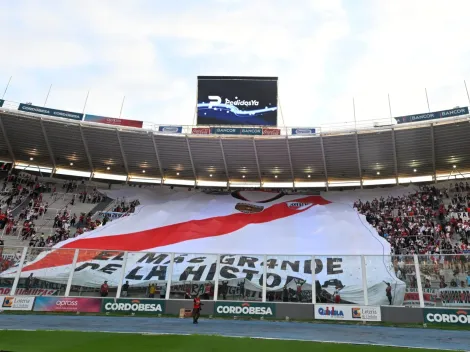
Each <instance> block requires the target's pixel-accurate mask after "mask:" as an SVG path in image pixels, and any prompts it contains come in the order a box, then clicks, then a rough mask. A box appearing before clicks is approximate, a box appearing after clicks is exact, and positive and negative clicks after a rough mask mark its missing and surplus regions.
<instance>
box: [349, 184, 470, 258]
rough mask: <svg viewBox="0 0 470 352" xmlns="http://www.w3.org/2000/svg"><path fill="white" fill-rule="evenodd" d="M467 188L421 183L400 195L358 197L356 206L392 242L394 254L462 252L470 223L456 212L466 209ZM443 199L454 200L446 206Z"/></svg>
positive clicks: (465, 244) (469, 232)
mask: <svg viewBox="0 0 470 352" xmlns="http://www.w3.org/2000/svg"><path fill="white" fill-rule="evenodd" d="M467 190H470V188H469V185H468V183H465V184H464V183H463V182H461V183H460V184H456V185H455V186H453V185H452V184H450V187H449V189H438V188H436V187H434V186H422V187H420V188H419V190H418V191H416V192H414V193H411V194H408V195H403V196H399V197H392V196H389V197H387V198H383V197H381V198H380V199H374V200H372V201H371V202H369V201H366V202H362V201H361V200H358V201H357V202H355V204H354V207H355V208H356V209H357V210H358V211H359V212H360V213H361V214H363V215H365V217H366V219H367V221H368V222H369V223H370V224H371V225H372V226H373V227H375V229H376V230H377V232H378V233H379V235H380V236H382V237H384V238H385V239H386V240H387V241H388V242H389V243H390V245H391V247H392V254H396V255H407V254H410V255H411V254H460V253H463V252H464V251H466V250H467V249H468V239H469V236H470V223H469V221H468V218H462V217H455V216H453V214H454V212H457V211H465V212H466V211H467V208H468V203H467V197H468V196H467V195H464V192H467ZM450 192H453V194H454V195H453V196H452V198H451V197H450V195H449V193H450ZM444 199H448V200H451V202H452V204H450V205H449V206H448V207H447V208H446V206H445V204H444Z"/></svg>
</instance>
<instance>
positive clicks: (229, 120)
mask: <svg viewBox="0 0 470 352" xmlns="http://www.w3.org/2000/svg"><path fill="white" fill-rule="evenodd" d="M197 94H198V96H197V124H198V125H232V126H234V125H235V126H237V125H238V126H242V125H243V126H276V125H277V77H229V76H219V77H217V76H199V77H198V93H197Z"/></svg>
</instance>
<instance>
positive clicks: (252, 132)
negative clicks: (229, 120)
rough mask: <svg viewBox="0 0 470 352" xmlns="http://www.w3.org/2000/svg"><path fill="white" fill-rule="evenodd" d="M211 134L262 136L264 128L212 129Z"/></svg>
mask: <svg viewBox="0 0 470 352" xmlns="http://www.w3.org/2000/svg"><path fill="white" fill-rule="evenodd" d="M211 134H231V135H246V136H261V135H262V134H263V129H262V128H239V127H212V128H211Z"/></svg>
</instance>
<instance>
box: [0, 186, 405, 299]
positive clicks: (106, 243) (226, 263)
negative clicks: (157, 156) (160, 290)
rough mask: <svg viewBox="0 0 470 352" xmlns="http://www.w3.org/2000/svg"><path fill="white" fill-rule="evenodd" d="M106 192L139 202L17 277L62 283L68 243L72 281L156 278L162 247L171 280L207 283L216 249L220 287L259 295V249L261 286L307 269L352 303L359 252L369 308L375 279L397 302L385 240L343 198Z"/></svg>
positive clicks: (358, 281) (398, 284) (301, 276)
mask: <svg viewBox="0 0 470 352" xmlns="http://www.w3.org/2000/svg"><path fill="white" fill-rule="evenodd" d="M107 194H108V196H110V197H112V198H117V197H119V198H122V197H126V199H135V198H138V199H139V201H140V204H141V205H140V206H138V207H137V208H136V211H135V213H134V214H131V215H130V216H126V217H123V218H120V219H117V220H114V221H112V222H111V223H109V224H107V225H106V226H104V227H100V228H98V229H97V230H95V231H91V232H86V233H85V234H83V235H81V236H79V237H76V238H72V239H69V240H67V241H64V242H62V243H59V244H58V245H57V246H55V250H52V251H47V252H43V253H41V254H39V255H38V257H37V258H36V259H35V260H33V261H31V262H28V263H27V264H26V265H25V266H24V268H23V271H22V273H21V277H27V276H29V275H30V274H31V273H33V275H34V277H36V278H38V279H43V280H47V281H52V282H57V283H63V284H65V283H67V280H68V278H69V273H70V270H71V268H72V265H71V264H72V260H73V257H74V253H75V248H81V249H83V250H80V252H79V255H78V261H77V264H76V267H75V272H74V276H73V283H72V284H73V285H80V286H87V287H99V286H100V285H101V284H102V283H103V282H104V281H105V280H106V281H108V284H109V285H110V286H117V285H118V284H119V280H120V279H121V277H122V270H123V268H125V273H124V281H129V284H130V285H131V286H144V287H145V286H148V284H149V282H155V281H157V282H158V281H160V282H162V281H166V280H168V277H169V264H170V258H171V257H170V254H169V253H172V252H173V253H181V254H175V258H174V263H175V264H174V266H173V272H172V276H171V280H172V283H174V284H178V283H184V282H193V283H198V282H207V281H213V280H214V277H215V272H216V267H217V263H216V261H217V260H216V258H217V254H219V255H220V265H219V280H221V281H227V282H228V283H229V286H237V284H239V283H240V282H241V281H243V282H244V287H245V289H247V290H251V291H259V290H261V288H262V284H263V272H264V268H263V267H264V262H265V257H264V255H266V263H267V278H266V280H267V288H268V291H280V290H282V289H283V287H284V285H285V284H287V285H288V287H289V288H290V287H291V286H293V287H295V285H296V283H297V282H303V284H302V289H303V290H311V283H312V269H314V270H315V275H316V280H319V281H320V283H321V284H322V286H323V289H324V290H326V291H327V292H330V291H331V292H330V293H332V292H333V291H334V290H335V286H338V285H339V286H341V287H342V288H341V298H342V299H343V300H345V301H349V302H354V303H356V304H359V305H360V304H363V300H364V299H363V297H364V295H363V284H362V271H361V257H360V255H361V254H365V255H371V257H368V258H367V259H366V260H367V268H368V269H367V286H368V289H369V295H368V298H369V304H371V305H380V304H388V299H387V297H386V295H385V289H386V283H385V282H387V283H391V285H392V290H393V291H392V293H393V297H394V298H393V303H394V304H397V305H400V304H402V302H403V298H404V293H405V284H404V283H403V282H402V281H400V280H398V279H397V278H396V276H395V273H394V271H393V265H392V263H391V259H390V256H389V254H390V245H389V244H388V243H387V242H386V241H385V240H384V239H383V238H382V237H380V236H378V235H377V233H376V232H375V230H373V228H372V227H371V226H370V225H369V224H368V223H367V221H366V220H365V218H363V216H362V215H358V214H357V212H356V211H355V210H354V209H353V208H352V207H351V206H350V205H349V204H344V203H343V202H341V203H335V202H332V201H329V200H327V199H325V198H323V197H321V196H317V195H298V194H297V195H284V194H283V193H275V192H261V191H239V192H232V193H230V192H217V193H204V192H196V191H195V192H187V191H186V190H185V191H182V190H176V189H174V190H169V189H166V188H162V189H160V188H159V189H157V190H154V189H152V190H148V189H135V188H132V189H123V190H116V191H107ZM125 251H127V252H128V253H127V263H126V264H125V265H123V259H124V256H125V254H124V252H125ZM149 252H150V253H149ZM191 253H210V254H191ZM335 253H337V254H335ZM312 255H315V262H314V263H312ZM384 255H385V256H384ZM16 270H17V268H16V267H14V268H10V269H8V270H7V271H5V272H4V273H2V274H0V277H14V275H15V273H16ZM299 280H300V281H299Z"/></svg>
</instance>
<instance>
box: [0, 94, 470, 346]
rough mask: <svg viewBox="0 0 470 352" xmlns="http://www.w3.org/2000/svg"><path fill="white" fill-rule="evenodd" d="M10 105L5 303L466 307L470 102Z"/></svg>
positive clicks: (72, 307)
mask: <svg viewBox="0 0 470 352" xmlns="http://www.w3.org/2000/svg"><path fill="white" fill-rule="evenodd" d="M2 105H3V107H2V108H1V112H0V128H1V132H2V137H3V138H2V142H1V144H0V158H1V160H3V171H4V172H3V174H4V175H5V180H4V183H3V188H2V215H3V216H2V226H1V229H2V237H1V238H2V244H3V247H1V248H2V272H1V274H0V281H1V285H0V287H1V290H2V291H1V293H2V294H3V295H5V297H3V298H2V300H3V303H2V307H3V309H4V310H26V311H27V310H32V311H37V312H47V311H51V312H62V313H67V312H68V313H70V312H75V313H92V312H95V313H103V312H104V313H106V314H109V313H120V314H131V315H135V314H137V315H140V314H144V315H145V314H160V315H162V314H165V315H181V316H182V317H184V316H185V314H186V315H188V314H189V315H190V312H191V310H190V309H191V307H192V303H193V302H192V298H193V297H195V296H198V295H200V296H201V297H202V298H203V302H204V304H205V309H204V310H205V311H207V312H206V313H205V315H206V316H207V315H209V316H210V317H211V318H212V317H214V318H217V317H241V318H243V317H245V318H247V317H249V318H252V319H254V318H264V319H278V320H285V319H286V317H289V318H288V319H294V320H295V319H320V320H321V319H325V320H340V321H341V320H344V321H348V320H349V321H362V322H381V321H385V322H390V323H421V324H423V323H426V322H428V323H445V322H448V323H451V324H464V325H466V324H468V322H467V320H466V319H467V316H466V313H465V312H466V310H465V309H466V307H468V306H469V305H470V301H469V299H470V298H469V297H470V291H469V289H468V288H467V287H468V286H467V285H468V284H467V280H468V277H467V275H468V254H467V253H468V249H467V245H468V235H469V234H470V230H469V225H468V222H467V221H468V212H467V211H468V209H467V208H468V205H467V192H468V191H469V185H468V183H467V182H466V179H465V178H466V176H467V172H468V170H469V163H470V159H469V157H468V153H467V152H466V150H467V149H468V145H467V144H468V139H466V138H465V136H466V135H467V134H468V133H469V132H470V124H469V122H470V117H469V115H468V110H466V111H465V110H464V112H465V114H464V115H460V116H455V117H450V118H441V119H437V120H426V121H423V122H417V123H416V122H415V123H410V124H407V123H405V124H399V125H396V124H395V125H391V126H382V127H374V126H372V127H369V128H361V129H355V130H336V131H325V132H321V131H318V132H317V131H313V130H311V129H310V130H309V129H303V130H307V131H308V132H309V133H308V134H300V133H299V134H295V133H294V132H293V131H294V130H296V129H294V128H293V129H286V128H284V129H281V128H276V127H275V126H274V127H272V126H270V127H269V128H264V127H262V128H258V127H255V128H253V127H249V126H248V127H246V129H247V130H250V131H251V130H253V129H260V130H261V131H264V130H268V131H269V132H268V133H266V134H265V133H263V132H261V133H260V135H256V136H251V135H248V136H244V135H225V134H214V132H215V131H214V127H211V126H205V125H204V126H201V125H198V126H151V127H150V128H143V127H141V128H139V127H128V126H124V125H123V123H122V122H120V121H119V120H118V119H113V120H104V119H102V120H101V121H104V122H87V121H86V118H84V120H76V119H74V118H70V117H68V116H72V117H73V116H74V115H75V114H76V113H73V112H64V111H62V112H61V114H62V115H63V116H65V117H56V116H58V114H57V113H56V111H57V110H54V109H40V108H37V107H35V106H32V105H25V104H18V103H14V102H10V101H4V102H3V101H2ZM28 110H29V111H28ZM31 111H35V112H31ZM203 111H206V109H204V110H203ZM454 111H455V110H454ZM37 112H39V113H37ZM54 115H56V116H54ZM114 120H117V122H119V124H117V123H116V121H114ZM142 126H143V124H142ZM205 130H207V131H208V132H209V133H208V134H201V133H202V131H205ZM220 130H223V129H222V128H219V130H217V132H220ZM225 130H229V131H236V133H238V130H240V128H238V127H228V128H225ZM298 130H302V129H300V128H299V129H298ZM249 133H251V132H249ZM449 136H453V137H454V138H449ZM346 238H347V240H346V241H345V239H346ZM439 247H440V248H439ZM103 283H106V294H103ZM313 283H315V284H313ZM388 287H390V289H388ZM103 296H106V297H107V298H102V297H103ZM306 306H309V307H311V308H309V309H305V307H306ZM400 307H402V308H400ZM404 307H407V308H404ZM410 307H413V308H410ZM397 309H398V310H400V309H401V310H403V309H406V310H412V311H413V314H401V313H400V314H396V313H395V312H396V310H397ZM442 309H444V310H442ZM188 310H189V311H188ZM433 310H434V311H433ZM452 310H453V311H454V312H453V313H452V314H450V313H451V311H452ZM180 311H181V312H180ZM440 311H442V312H445V313H448V314H449V315H448V317H447V318H446V317H445V315H441V314H437V313H436V312H440ZM400 312H402V311H400ZM162 319H163V318H162ZM446 319H447V320H446ZM214 332H215V331H214ZM349 342H351V341H349ZM405 346H408V345H406V344H405Z"/></svg>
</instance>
